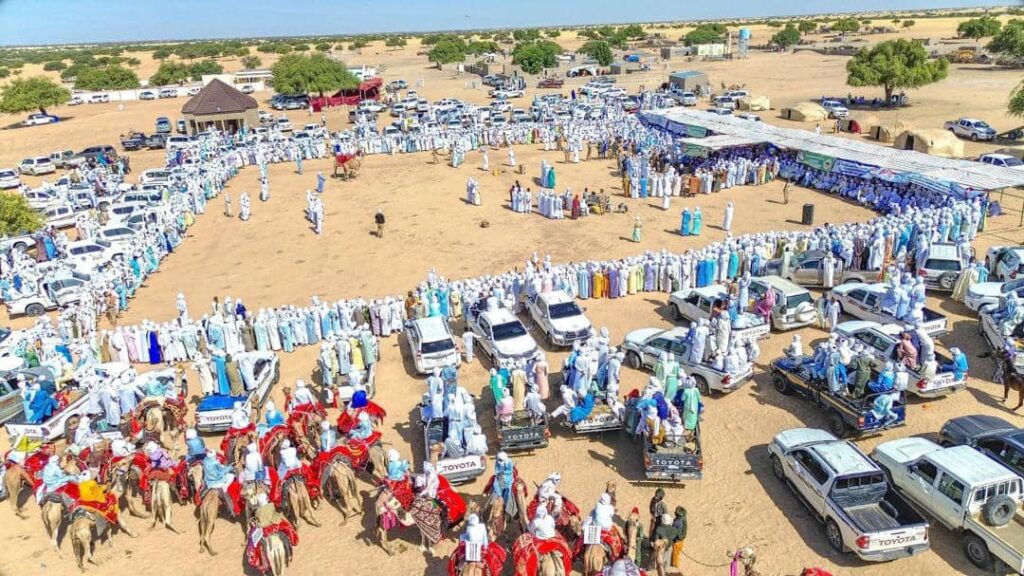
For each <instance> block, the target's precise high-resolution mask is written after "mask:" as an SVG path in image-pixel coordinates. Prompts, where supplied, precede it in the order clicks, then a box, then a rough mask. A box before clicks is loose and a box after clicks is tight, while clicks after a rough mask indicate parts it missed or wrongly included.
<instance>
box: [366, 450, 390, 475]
mask: <svg viewBox="0 0 1024 576" xmlns="http://www.w3.org/2000/svg"><path fill="white" fill-rule="evenodd" d="M370 464H371V465H372V466H373V472H372V474H373V477H374V479H376V480H383V479H384V477H385V476H387V474H388V460H387V456H386V455H385V454H384V446H383V445H382V444H381V443H380V442H378V443H376V444H374V445H373V446H370Z"/></svg>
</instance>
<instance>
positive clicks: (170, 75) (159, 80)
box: [149, 62, 190, 86]
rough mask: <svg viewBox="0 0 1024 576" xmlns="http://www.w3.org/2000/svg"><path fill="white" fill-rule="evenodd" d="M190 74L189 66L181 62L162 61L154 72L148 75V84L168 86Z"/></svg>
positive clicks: (186, 77) (185, 78) (177, 82)
mask: <svg viewBox="0 0 1024 576" xmlns="http://www.w3.org/2000/svg"><path fill="white" fill-rule="evenodd" d="M189 76H190V71H189V66H188V65H187V64H183V63H181V62H164V63H163V64H161V65H160V68H158V69H157V71H156V74H153V75H152V76H150V77H149V85H150V86H169V85H171V84H180V83H181V82H184V81H185V80H187V79H188V77H189Z"/></svg>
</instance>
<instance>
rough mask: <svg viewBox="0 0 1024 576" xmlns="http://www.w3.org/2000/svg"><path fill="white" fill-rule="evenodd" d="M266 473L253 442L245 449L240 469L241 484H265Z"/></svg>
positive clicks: (258, 450)
mask: <svg viewBox="0 0 1024 576" xmlns="http://www.w3.org/2000/svg"><path fill="white" fill-rule="evenodd" d="M268 480H269V478H267V471H266V470H265V469H264V466H263V456H261V455H260V449H259V447H258V446H256V443H255V442H252V443H250V444H249V445H248V446H246V447H245V460H244V463H243V469H242V481H243V482H267V481H268Z"/></svg>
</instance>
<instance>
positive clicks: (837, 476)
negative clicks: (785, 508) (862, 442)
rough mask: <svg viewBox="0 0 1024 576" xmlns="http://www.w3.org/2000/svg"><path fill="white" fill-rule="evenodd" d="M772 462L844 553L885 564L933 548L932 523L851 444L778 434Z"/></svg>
mask: <svg viewBox="0 0 1024 576" xmlns="http://www.w3.org/2000/svg"><path fill="white" fill-rule="evenodd" d="M768 460H769V463H770V465H771V469H772V474H773V475H774V476H775V477H776V478H777V479H778V480H780V481H782V482H785V483H786V484H788V485H789V487H790V488H792V489H793V491H794V492H795V493H796V494H797V496H799V497H800V499H801V500H802V501H803V503H804V504H805V505H806V506H807V508H808V509H809V510H810V511H811V514H813V515H814V516H815V517H816V518H817V519H818V520H819V521H820V522H821V523H823V524H824V525H825V538H826V539H827V540H828V543H829V544H830V545H831V546H832V547H833V548H834V549H836V550H838V551H839V552H848V551H849V552H853V553H854V554H856V555H857V556H858V557H859V558H860V559H861V560H866V561H869V562H885V561H889V560H895V559H897V558H907V557H910V556H916V555H918V554H920V553H922V552H924V551H926V550H928V548H929V543H928V522H927V521H926V520H925V519H924V518H923V517H922V516H921V514H920V513H918V512H917V510H915V509H914V507H913V506H911V505H910V504H908V503H907V502H906V501H905V500H904V499H903V498H901V497H900V495H899V494H897V493H896V491H895V490H893V488H892V487H891V486H890V485H889V482H888V481H886V478H885V474H884V473H883V472H882V470H881V468H879V467H878V465H877V464H875V463H874V462H872V461H871V460H870V459H868V457H867V456H865V455H864V453H863V452H861V451H860V450H859V449H858V448H857V446H856V445H855V444H853V443H852V442H848V441H844V440H839V439H837V438H836V437H835V436H833V435H831V434H829V433H828V432H826V431H824V430H817V429H814V428H794V429H792V430H786V431H783V432H780V433H778V434H776V435H775V438H773V439H772V441H771V443H770V444H769V445H768Z"/></svg>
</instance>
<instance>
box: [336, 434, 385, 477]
mask: <svg viewBox="0 0 1024 576" xmlns="http://www.w3.org/2000/svg"><path fill="white" fill-rule="evenodd" d="M380 439H381V433H380V431H379V430H374V431H373V432H371V433H370V435H369V436H368V437H367V438H366V440H356V439H355V438H345V440H344V442H345V444H344V445H343V446H344V448H345V450H347V451H348V459H349V462H352V465H353V466H355V467H356V468H358V469H360V470H365V469H366V467H367V465H368V464H370V447H371V446H373V445H374V444H377V443H378V442H380Z"/></svg>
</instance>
